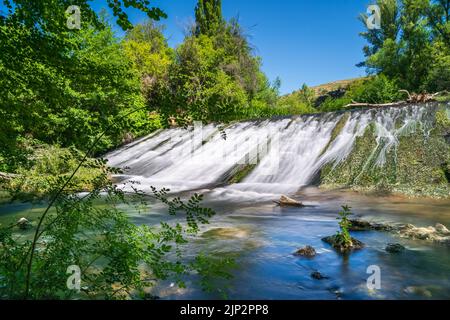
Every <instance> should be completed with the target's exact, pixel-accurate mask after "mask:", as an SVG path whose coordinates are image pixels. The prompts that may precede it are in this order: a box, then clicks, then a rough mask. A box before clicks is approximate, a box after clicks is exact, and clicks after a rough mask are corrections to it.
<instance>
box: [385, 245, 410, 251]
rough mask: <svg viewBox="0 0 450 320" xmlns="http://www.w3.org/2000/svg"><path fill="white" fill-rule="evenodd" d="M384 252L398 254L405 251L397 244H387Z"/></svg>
mask: <svg viewBox="0 0 450 320" xmlns="http://www.w3.org/2000/svg"><path fill="white" fill-rule="evenodd" d="M385 250H386V251H387V252H389V253H400V252H402V251H405V247H404V246H402V245H401V244H399V243H388V245H387V246H386V248H385Z"/></svg>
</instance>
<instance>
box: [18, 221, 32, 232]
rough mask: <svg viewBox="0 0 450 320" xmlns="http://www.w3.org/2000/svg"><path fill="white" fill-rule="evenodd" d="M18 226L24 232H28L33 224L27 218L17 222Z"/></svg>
mask: <svg viewBox="0 0 450 320" xmlns="http://www.w3.org/2000/svg"><path fill="white" fill-rule="evenodd" d="M17 226H18V227H19V228H20V229H22V230H26V229H28V228H30V227H31V223H30V221H28V219H27V218H20V219H19V221H17Z"/></svg>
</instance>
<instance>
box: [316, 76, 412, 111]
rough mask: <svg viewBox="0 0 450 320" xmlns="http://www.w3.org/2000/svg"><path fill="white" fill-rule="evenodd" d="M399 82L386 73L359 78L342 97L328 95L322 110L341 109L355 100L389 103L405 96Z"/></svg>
mask: <svg viewBox="0 0 450 320" xmlns="http://www.w3.org/2000/svg"><path fill="white" fill-rule="evenodd" d="M399 90H400V88H399V86H398V85H397V82H396V81H394V80H389V79H388V78H387V77H386V76H384V75H378V76H375V77H371V78H369V79H367V80H359V81H355V82H354V83H352V84H350V85H349V87H348V88H347V90H346V93H345V95H344V96H343V97H342V98H337V99H334V98H332V97H328V98H327V99H326V100H325V101H324V102H323V103H322V104H321V105H320V110H321V111H326V112H331V111H339V110H342V109H344V107H345V106H346V105H348V104H351V103H353V102H360V103H389V102H396V101H398V100H401V99H402V98H403V96H402V94H401V92H399Z"/></svg>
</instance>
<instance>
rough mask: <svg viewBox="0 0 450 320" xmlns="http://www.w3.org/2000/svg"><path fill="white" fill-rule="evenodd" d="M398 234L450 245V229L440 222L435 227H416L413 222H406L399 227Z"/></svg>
mask: <svg viewBox="0 0 450 320" xmlns="http://www.w3.org/2000/svg"><path fill="white" fill-rule="evenodd" d="M398 234H399V235H400V236H401V237H404V238H410V239H418V240H427V241H432V242H436V243H440V244H445V245H450V231H449V230H448V229H447V227H445V226H444V225H442V224H440V223H437V224H436V226H435V227H431V226H430V227H416V226H414V225H412V224H406V225H403V226H400V227H399V228H398Z"/></svg>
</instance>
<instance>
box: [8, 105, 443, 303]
mask: <svg viewBox="0 0 450 320" xmlns="http://www.w3.org/2000/svg"><path fill="white" fill-rule="evenodd" d="M431 108H432V106H428V105H416V106H407V107H398V108H388V109H371V110H364V111H353V112H351V113H350V116H346V115H345V114H337V113H333V114H325V115H310V116H302V117H292V118H282V119H274V120H258V121H247V122H240V123H234V124H230V125H229V126H227V127H226V128H225V129H223V130H222V129H221V128H220V127H219V126H216V125H207V126H203V127H200V126H198V125H197V126H195V127H194V128H190V129H170V130H164V131H160V132H157V133H155V134H153V135H150V136H148V137H144V138H142V139H140V140H138V141H136V142H134V143H132V144H130V145H127V146H124V147H123V148H120V149H118V150H116V151H114V152H112V153H110V154H108V155H107V159H108V160H109V164H110V165H112V166H115V167H120V168H123V169H124V174H123V175H121V176H119V177H117V179H118V181H120V183H121V185H122V186H123V188H130V185H131V183H132V182H138V183H139V185H138V186H139V188H141V189H142V190H144V191H149V187H150V186H155V187H158V188H162V187H166V188H170V189H171V192H173V193H176V194H181V195H182V196H185V195H188V194H189V193H190V192H193V191H196V192H201V193H204V194H205V195H206V198H205V203H204V204H203V205H204V206H209V207H212V208H213V209H215V210H216V212H217V213H218V214H217V215H216V216H214V217H213V218H212V219H211V223H210V224H209V225H207V226H204V227H202V230H201V236H200V237H198V238H196V239H193V241H192V242H190V243H189V244H188V245H187V247H186V248H185V252H186V254H188V255H193V254H195V253H196V252H199V251H206V252H209V253H211V254H213V255H216V256H220V257H227V256H229V257H232V258H235V259H236V261H237V264H238V267H237V268H236V269H234V270H233V275H234V277H233V279H232V280H231V281H230V282H229V283H227V285H228V287H226V288H225V287H220V286H221V285H219V289H222V291H226V292H227V293H228V297H229V298H231V299H449V298H450V277H449V274H450V251H449V247H446V246H443V245H439V244H433V243H430V242H427V241H422V240H410V239H404V238H400V237H399V236H398V235H395V234H393V233H388V232H379V231H363V232H353V233H352V235H353V236H354V237H356V238H358V239H359V240H361V241H363V242H364V243H365V244H366V247H365V248H364V249H363V250H360V251H357V252H354V253H352V254H351V255H349V256H342V255H340V254H338V253H336V252H335V251H334V250H332V249H331V248H330V246H329V245H327V244H326V243H324V242H322V241H321V239H322V238H323V237H325V236H329V235H333V234H335V233H336V231H337V230H338V225H337V220H336V217H337V212H338V211H339V209H340V206H341V205H344V204H348V205H350V206H351V207H352V210H353V212H354V213H355V215H356V216H361V217H363V218H364V219H367V220H370V221H376V222H388V223H396V222H399V223H411V224H414V225H416V226H434V225H435V224H436V223H442V224H444V225H447V227H449V226H450V200H431V199H407V198H404V197H399V196H389V197H380V196H378V197H376V196H365V195H361V194H357V193H353V192H349V191H343V190H342V191H324V190H321V189H319V188H317V187H314V186H313V184H314V182H315V181H316V178H317V175H318V174H319V172H320V170H321V168H322V167H323V166H324V165H325V164H334V165H337V164H339V163H340V162H341V161H345V159H346V157H347V156H348V155H349V154H350V152H351V151H352V148H353V146H354V143H355V139H356V138H357V137H358V136H361V135H363V134H364V131H365V130H366V128H367V127H368V126H369V125H373V126H374V128H375V133H376V141H377V148H376V152H375V151H374V152H373V154H372V155H368V157H369V156H371V157H375V158H374V159H376V160H375V163H376V164H377V165H379V166H383V165H384V164H385V161H386V154H387V153H388V152H395V148H396V147H397V145H398V143H399V142H398V141H399V140H398V137H399V136H400V135H402V134H408V133H411V132H414V131H416V130H420V131H421V132H422V133H423V134H425V135H426V134H427V133H428V132H429V129H430V127H431V125H432V122H431V121H432V120H431V118H432V116H431V115H430V111H429V110H430V109H431ZM338 124H339V125H340V127H341V130H338V132H336V130H335V128H336V127H337V126H338ZM245 167H246V168H250V170H249V171H248V174H247V175H246V176H245V177H244V178H243V179H241V180H240V182H239V183H232V184H230V183H228V181H229V179H230V177H232V176H233V175H235V174H236V173H237V172H239V170H241V169H242V168H245ZM281 194H287V195H290V196H292V197H295V198H296V199H298V200H300V201H303V202H304V203H306V204H308V205H311V206H308V207H306V208H281V207H278V206H276V205H274V203H273V202H272V200H275V199H278V198H279V196H280V195H281ZM124 209H125V210H128V211H129V214H130V216H131V217H132V218H133V219H134V221H135V222H136V223H138V224H148V225H155V224H158V223H159V222H160V221H161V220H166V221H176V219H177V218H176V217H168V216H167V214H166V213H165V208H164V207H163V206H162V205H159V204H154V206H153V207H152V211H151V214H141V213H138V212H137V211H136V210H134V209H131V208H128V207H127V208H124ZM41 210H42V208H41V207H39V206H38V207H32V206H31V205H28V204H12V205H4V206H3V207H2V214H1V215H0V222H2V221H3V222H7V221H14V220H15V219H17V218H18V217H21V216H27V217H31V218H33V216H37V215H38V213H39V212H40V211H41ZM388 243H400V244H402V245H403V246H405V247H406V250H405V251H404V252H402V253H399V254H391V253H388V252H386V250H385V247H386V245H387V244H388ZM305 245H311V246H313V247H314V248H315V249H316V251H317V253H318V254H317V256H316V257H315V258H313V259H305V258H301V257H296V256H294V255H293V254H292V253H293V252H295V251H296V250H297V249H298V248H300V247H303V246H305ZM370 266H378V267H379V268H380V270H381V289H379V290H371V289H368V287H367V278H368V277H369V276H370V274H368V273H367V269H368V268H369V267H370ZM313 271H319V272H321V273H322V274H323V275H325V276H327V277H328V278H327V279H324V280H315V279H313V278H312V277H311V273H312V272H313ZM191 280H192V281H193V282H192V283H191V282H188V283H187V289H178V288H176V287H174V286H172V285H171V283H170V282H162V283H160V284H159V285H158V286H157V287H156V288H155V294H157V295H158V296H160V297H161V298H163V299H190V298H200V299H211V298H220V297H221V295H220V294H219V293H216V292H212V293H205V292H203V291H202V290H200V288H199V287H198V286H197V285H196V284H195V281H194V280H195V277H194V278H193V279H191Z"/></svg>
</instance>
